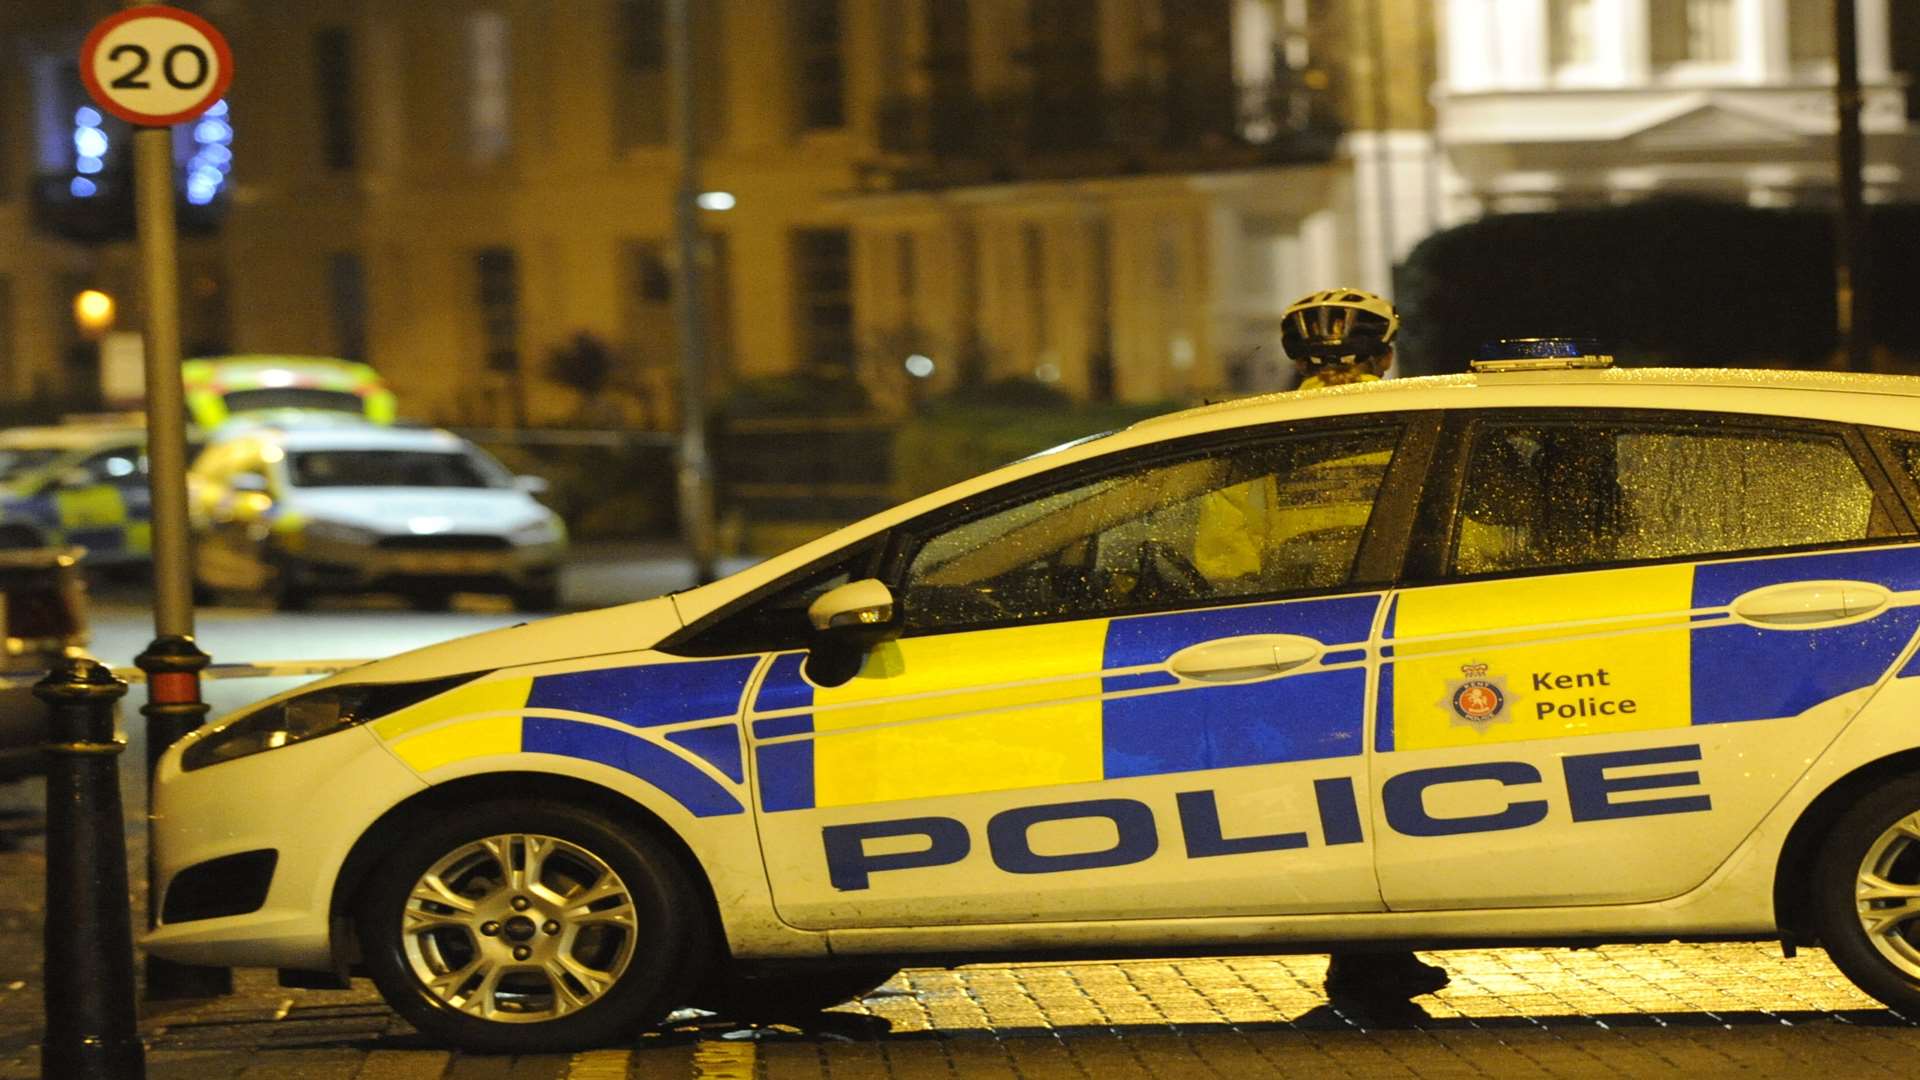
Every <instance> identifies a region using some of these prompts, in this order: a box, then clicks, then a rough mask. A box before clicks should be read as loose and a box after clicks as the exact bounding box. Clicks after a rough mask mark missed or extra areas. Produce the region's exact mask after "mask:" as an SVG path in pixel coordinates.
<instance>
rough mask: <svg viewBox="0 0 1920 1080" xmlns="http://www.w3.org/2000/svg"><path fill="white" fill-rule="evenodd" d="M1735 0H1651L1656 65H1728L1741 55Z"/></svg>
mask: <svg viewBox="0 0 1920 1080" xmlns="http://www.w3.org/2000/svg"><path fill="white" fill-rule="evenodd" d="M1733 8H1734V0H1648V4H1647V20H1648V23H1649V24H1650V29H1651V31H1652V33H1653V42H1652V46H1653V48H1652V52H1653V63H1654V66H1655V67H1673V66H1675V65H1679V64H1728V63H1732V62H1733V60H1734V58H1735V56H1736V55H1737V54H1738V51H1739V49H1738V47H1739V36H1738V30H1739V27H1738V24H1737V23H1736V21H1735V12H1734V9H1733Z"/></svg>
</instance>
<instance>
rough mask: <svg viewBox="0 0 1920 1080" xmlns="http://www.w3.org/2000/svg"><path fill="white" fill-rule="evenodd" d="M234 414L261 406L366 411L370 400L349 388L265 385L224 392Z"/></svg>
mask: <svg viewBox="0 0 1920 1080" xmlns="http://www.w3.org/2000/svg"><path fill="white" fill-rule="evenodd" d="M223 397H224V399H225V401H226V403H227V411H228V412H230V413H238V412H251V411H254V410H258V409H322V410H325V411H327V412H347V413H355V414H358V413H362V412H365V411H366V408H367V406H366V402H364V401H362V400H360V396H359V395H358V394H352V393H349V392H347V391H345V390H319V389H315V388H314V387H311V386H265V387H260V388H257V389H253V390H230V391H228V392H227V393H226V394H225V395H223Z"/></svg>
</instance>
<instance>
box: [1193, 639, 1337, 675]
mask: <svg viewBox="0 0 1920 1080" xmlns="http://www.w3.org/2000/svg"><path fill="white" fill-rule="evenodd" d="M1325 649H1326V646H1324V645H1322V644H1320V643H1319V642H1318V641H1315V640H1314V639H1312V638H1310V637H1301V636H1300V635H1298V634H1248V635H1246V636H1244V637H1230V638H1220V639H1218V640H1215V641H1203V642H1201V643H1200V644H1198V645H1189V646H1187V647H1186V648H1184V649H1181V650H1180V651H1179V652H1177V653H1174V654H1173V655H1172V656H1170V657H1168V658H1167V668H1168V670H1170V671H1172V672H1173V673H1174V674H1175V675H1178V676H1180V677H1181V678H1183V679H1192V680H1194V681H1196V682H1211V683H1235V682H1252V681H1254V680H1255V679H1268V678H1272V677H1273V676H1275V675H1278V674H1280V673H1281V672H1284V671H1290V670H1292V669H1293V668H1297V667H1299V666H1301V665H1302V664H1309V663H1312V662H1313V661H1315V660H1318V659H1319V658H1320V654H1321V653H1322V652H1323V651H1325Z"/></svg>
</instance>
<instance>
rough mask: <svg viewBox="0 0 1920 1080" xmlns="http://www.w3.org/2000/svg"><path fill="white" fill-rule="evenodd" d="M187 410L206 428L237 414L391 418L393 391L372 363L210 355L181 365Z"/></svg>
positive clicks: (244, 416) (387, 420)
mask: <svg viewBox="0 0 1920 1080" xmlns="http://www.w3.org/2000/svg"><path fill="white" fill-rule="evenodd" d="M180 376H181V380H182V382H183V384H184V386H185V391H186V401H187V413H188V415H189V416H190V417H191V418H192V420H193V422H194V423H195V424H197V425H199V426H200V428H201V429H202V430H203V431H212V430H213V429H215V428H218V427H220V426H221V425H222V424H225V423H227V422H228V421H230V420H234V419H253V420H256V421H258V420H265V419H269V418H271V417H273V416H275V415H288V414H294V415H298V414H302V413H312V412H323V413H344V414H347V415H349V416H354V417H358V418H360V419H361V420H364V421H366V422H368V423H373V424H391V423H393V421H394V418H395V414H396V403H395V400H394V396H393V391H392V390H389V389H388V388H387V383H386V380H384V379H382V378H381V377H380V373H379V372H377V371H375V370H374V369H373V368H372V366H370V365H368V364H363V363H360V362H359V361H356V360H339V359H334V358H332V357H326V356H272V355H246V356H209V357H201V358H199V359H195V360H188V361H187V362H186V363H184V364H182V365H181V368H180Z"/></svg>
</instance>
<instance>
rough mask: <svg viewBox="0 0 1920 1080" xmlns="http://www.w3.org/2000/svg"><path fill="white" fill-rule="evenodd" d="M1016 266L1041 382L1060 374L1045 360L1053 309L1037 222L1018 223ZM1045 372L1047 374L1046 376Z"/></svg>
mask: <svg viewBox="0 0 1920 1080" xmlns="http://www.w3.org/2000/svg"><path fill="white" fill-rule="evenodd" d="M1020 267H1021V275H1022V277H1023V278H1024V280H1023V281H1022V282H1021V284H1022V285H1023V286H1024V287H1025V289H1026V301H1027V329H1028V332H1029V333H1031V334H1032V335H1033V336H1032V341H1033V349H1034V353H1035V354H1036V355H1035V356H1034V361H1035V363H1037V364H1039V369H1038V370H1037V371H1036V375H1037V376H1038V377H1039V378H1040V379H1041V380H1042V381H1043V382H1054V381H1056V380H1058V379H1059V378H1060V369H1059V368H1058V367H1057V366H1055V365H1053V364H1052V363H1051V362H1048V361H1046V357H1045V353H1046V351H1047V346H1048V345H1050V344H1051V343H1052V341H1053V310H1052V307H1051V306H1050V305H1049V304H1048V302H1047V234H1046V230H1045V229H1044V228H1042V227H1041V225H1040V223H1039V222H1036V221H1029V222H1026V223H1024V224H1022V225H1021V226H1020ZM1049 375H1050V376H1051V378H1049Z"/></svg>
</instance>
